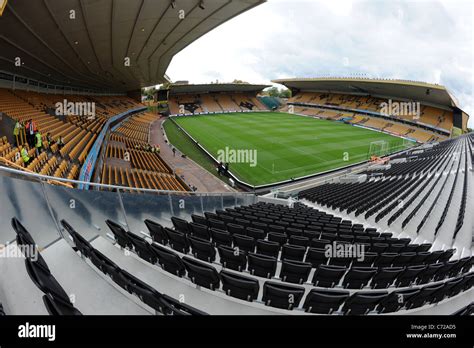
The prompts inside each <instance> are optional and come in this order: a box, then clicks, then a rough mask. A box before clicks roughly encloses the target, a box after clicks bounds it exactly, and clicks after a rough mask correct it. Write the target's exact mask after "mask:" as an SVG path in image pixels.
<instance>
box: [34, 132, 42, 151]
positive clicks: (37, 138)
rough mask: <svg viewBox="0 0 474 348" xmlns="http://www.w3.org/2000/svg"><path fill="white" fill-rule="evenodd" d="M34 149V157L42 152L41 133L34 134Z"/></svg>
mask: <svg viewBox="0 0 474 348" xmlns="http://www.w3.org/2000/svg"><path fill="white" fill-rule="evenodd" d="M35 147H36V156H39V155H40V153H41V152H43V136H42V135H41V132H39V131H38V132H36V134H35Z"/></svg>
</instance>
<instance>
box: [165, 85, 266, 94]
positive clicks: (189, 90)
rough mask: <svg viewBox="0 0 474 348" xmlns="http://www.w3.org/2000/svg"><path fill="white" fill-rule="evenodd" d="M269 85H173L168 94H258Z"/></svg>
mask: <svg viewBox="0 0 474 348" xmlns="http://www.w3.org/2000/svg"><path fill="white" fill-rule="evenodd" d="M267 87H270V86H269V85H252V84H249V83H211V84H197V85H190V84H173V85H171V86H170V94H171V95H174V94H201V93H209V92H240V93H258V92H261V91H262V90H264V89H265V88H267Z"/></svg>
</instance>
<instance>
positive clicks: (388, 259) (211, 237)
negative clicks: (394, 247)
mask: <svg viewBox="0 0 474 348" xmlns="http://www.w3.org/2000/svg"><path fill="white" fill-rule="evenodd" d="M145 224H146V225H147V226H148V229H149V231H150V235H151V236H152V238H153V240H154V241H155V242H157V243H159V244H162V245H170V246H171V248H173V249H174V250H176V251H179V252H181V253H184V254H188V253H189V252H190V250H191V252H192V254H193V255H194V256H195V257H196V258H198V259H200V260H203V261H207V262H214V261H215V260H216V255H217V252H216V249H215V247H217V248H218V249H217V251H218V253H219V256H220V262H221V264H223V265H225V264H228V265H233V266H234V267H235V268H237V269H241V270H243V269H245V266H246V264H247V258H246V255H245V254H246V253H248V254H249V256H248V257H249V258H251V259H254V258H258V259H261V260H265V262H266V263H267V264H268V265H271V267H269V270H270V269H272V268H274V267H273V266H275V268H276V264H277V260H278V259H280V260H282V261H299V262H301V261H303V260H304V261H305V263H306V264H300V266H301V267H304V268H305V269H306V268H308V267H309V268H311V267H312V268H316V267H318V266H320V265H326V264H329V265H335V266H345V267H350V266H351V265H352V266H353V267H372V266H373V267H378V268H381V267H390V266H393V267H409V266H423V265H427V266H428V265H431V264H432V263H440V265H441V266H443V264H444V263H446V262H448V260H449V259H450V258H451V256H452V255H453V253H454V251H455V250H454V249H449V250H445V251H436V252H433V253H429V252H418V253H414V252H407V253H399V254H398V253H380V254H379V253H373V252H364V254H363V256H364V257H363V258H362V259H360V260H359V259H356V258H344V257H333V258H328V256H327V254H326V250H325V249H323V248H324V247H325V246H326V245H327V244H329V241H325V240H315V241H313V243H318V244H317V245H316V246H318V247H319V248H309V249H308V250H307V249H306V248H305V247H303V246H295V245H288V244H285V245H283V246H282V247H280V244H279V243H277V242H274V241H266V240H257V241H254V240H253V239H249V238H248V237H247V238H246V237H245V236H243V235H233V236H231V235H230V234H229V233H228V232H226V231H221V230H216V229H213V228H210V229H209V230H208V229H207V228H205V227H203V226H202V225H195V224H192V223H191V224H189V226H190V231H188V232H187V233H188V234H185V233H182V232H179V231H176V230H171V229H169V228H163V227H162V226H161V225H159V224H157V223H155V222H153V221H151V220H147V221H145ZM114 225H115V228H116V229H121V227H120V226H117V225H116V224H114V223H113V222H110V226H114ZM186 226H187V225H186ZM118 233H120V232H118ZM122 233H123V232H122ZM202 237H204V238H202ZM205 238H206V239H205ZM122 246H123V247H126V246H124V245H122ZM232 246H233V248H232ZM255 249H256V250H257V253H256V254H254V251H255ZM236 250H238V251H239V252H238V253H237V252H236ZM280 252H281V255H280ZM279 255H280V257H279ZM249 262H250V261H249ZM262 262H263V261H262ZM467 262H470V258H465V259H463V260H461V263H462V264H465V263H467ZM455 263H456V262H455V261H453V262H452V263H450V265H451V264H452V267H454V266H455V265H454V264H455ZM307 264H309V266H308V265H307ZM230 267H232V266H230ZM434 267H436V266H434ZM425 268H426V267H425ZM422 269H423V268H422ZM267 273H268V274H270V277H271V276H273V274H272V272H267Z"/></svg>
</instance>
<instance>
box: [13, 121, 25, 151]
mask: <svg viewBox="0 0 474 348" xmlns="http://www.w3.org/2000/svg"><path fill="white" fill-rule="evenodd" d="M22 128H23V126H22V124H21V123H20V122H19V121H16V123H15V128H13V136H14V137H15V146H16V147H18V146H20V140H19V138H18V137H19V136H20V132H21V129H22Z"/></svg>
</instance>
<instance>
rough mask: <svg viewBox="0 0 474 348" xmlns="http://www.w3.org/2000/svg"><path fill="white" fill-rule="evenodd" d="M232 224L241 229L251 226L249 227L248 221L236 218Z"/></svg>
mask: <svg viewBox="0 0 474 348" xmlns="http://www.w3.org/2000/svg"><path fill="white" fill-rule="evenodd" d="M234 223H235V224H236V225H240V226H242V227H243V228H245V227H250V226H251V225H250V220H247V219H241V218H236V219H234Z"/></svg>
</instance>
